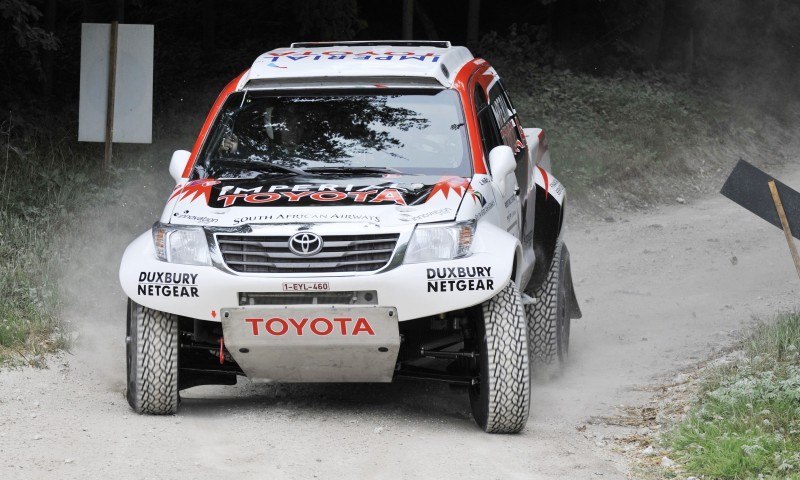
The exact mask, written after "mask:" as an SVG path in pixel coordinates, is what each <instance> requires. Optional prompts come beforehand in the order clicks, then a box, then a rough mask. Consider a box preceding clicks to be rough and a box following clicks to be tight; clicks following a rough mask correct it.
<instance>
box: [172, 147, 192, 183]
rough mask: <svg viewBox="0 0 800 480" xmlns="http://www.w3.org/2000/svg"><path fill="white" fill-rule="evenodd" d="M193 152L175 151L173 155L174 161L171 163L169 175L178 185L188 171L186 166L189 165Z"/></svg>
mask: <svg viewBox="0 0 800 480" xmlns="http://www.w3.org/2000/svg"><path fill="white" fill-rule="evenodd" d="M191 156H192V154H191V152H187V151H186V150H175V153H173V154H172V160H170V161H169V174H170V176H171V177H172V178H173V179H174V180H175V183H178V182H180V181H181V179H182V178H183V171H184V170H186V164H187V163H189V157H191Z"/></svg>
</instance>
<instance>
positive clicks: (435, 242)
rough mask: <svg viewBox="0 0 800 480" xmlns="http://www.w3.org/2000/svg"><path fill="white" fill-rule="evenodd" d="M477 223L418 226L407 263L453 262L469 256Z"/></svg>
mask: <svg viewBox="0 0 800 480" xmlns="http://www.w3.org/2000/svg"><path fill="white" fill-rule="evenodd" d="M474 236H475V221H474V220H471V221H469V222H461V223H451V224H448V225H418V226H417V228H416V229H415V230H414V234H413V235H412V236H411V241H410V242H409V243H408V247H407V248H406V257H405V263H423V262H433V261H436V260H452V259H454V258H461V257H465V256H467V255H469V253H470V250H471V248H472V238H473V237H474Z"/></svg>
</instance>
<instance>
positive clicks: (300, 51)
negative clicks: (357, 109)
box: [239, 40, 474, 89]
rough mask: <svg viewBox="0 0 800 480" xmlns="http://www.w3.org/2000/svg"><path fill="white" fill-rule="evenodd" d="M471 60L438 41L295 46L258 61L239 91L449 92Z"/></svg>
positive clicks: (464, 52)
mask: <svg viewBox="0 0 800 480" xmlns="http://www.w3.org/2000/svg"><path fill="white" fill-rule="evenodd" d="M473 58H474V57H473V56H472V53H470V51H469V50H468V49H467V48H466V47H454V46H451V45H450V42H440V41H410V40H386V41H367V42H315V43H293V44H291V45H290V46H289V47H283V48H276V49H274V50H270V51H268V52H266V53H264V54H262V55H260V56H259V57H258V58H257V59H256V60H255V62H253V66H252V67H251V68H250V71H249V72H248V73H247V74H246V75H245V76H244V78H242V80H241V82H240V84H239V88H240V89H241V88H248V89H249V88H285V87H287V86H288V87H291V86H295V87H298V88H299V87H307V86H310V85H314V86H319V85H328V86H333V85H340V86H349V85H353V84H355V85H371V86H376V87H381V86H384V85H386V86H389V85H392V84H397V85H406V86H426V85H427V86H431V85H438V86H444V87H450V86H452V84H453V80H454V78H455V76H456V74H457V73H458V71H459V70H460V69H461V67H463V66H464V65H465V64H466V63H467V62H469V61H470V60H472V59H473Z"/></svg>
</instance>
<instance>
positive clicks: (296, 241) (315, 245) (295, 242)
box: [289, 232, 322, 257]
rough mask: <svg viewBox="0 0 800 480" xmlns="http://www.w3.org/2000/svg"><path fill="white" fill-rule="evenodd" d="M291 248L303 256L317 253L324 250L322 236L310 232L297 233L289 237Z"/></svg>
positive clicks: (293, 251)
mask: <svg viewBox="0 0 800 480" xmlns="http://www.w3.org/2000/svg"><path fill="white" fill-rule="evenodd" d="M289 250H291V252H292V253H294V254H295V255H300V256H303V257H308V256H311V255H316V254H317V253H319V251H320V250H322V237H320V236H319V235H317V234H316V233H310V232H300V233H295V234H294V235H292V236H291V237H290V238H289Z"/></svg>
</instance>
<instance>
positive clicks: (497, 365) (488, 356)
mask: <svg viewBox="0 0 800 480" xmlns="http://www.w3.org/2000/svg"><path fill="white" fill-rule="evenodd" d="M480 308H481V317H482V318H476V319H475V327H476V328H475V333H476V336H475V340H474V341H475V345H474V347H475V348H474V349H475V351H476V353H478V358H477V362H475V365H474V369H475V371H476V373H477V377H478V381H477V382H475V384H474V385H472V386H471V387H470V388H469V397H470V404H471V407H472V415H473V417H474V418H475V421H476V422H477V423H478V425H479V426H480V427H481V428H483V429H484V430H485V431H487V432H489V433H517V432H519V431H520V430H522V429H523V428H524V427H525V423H526V422H527V421H528V413H529V410H530V376H529V375H530V370H529V365H528V341H527V335H526V324H525V313H524V310H523V308H522V301H521V299H520V295H519V291H518V290H517V286H516V285H515V284H514V282H510V283H509V284H508V286H507V287H506V288H505V289H503V290H501V291H500V293H498V294H497V295H496V296H494V297H493V298H492V299H491V300H489V301H487V302H485V303H483V304H482V305H481V307H480Z"/></svg>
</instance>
